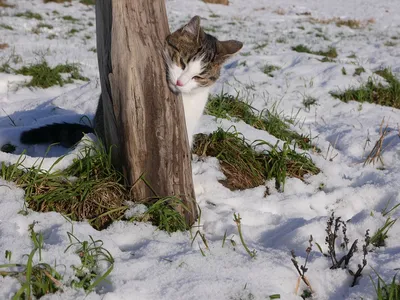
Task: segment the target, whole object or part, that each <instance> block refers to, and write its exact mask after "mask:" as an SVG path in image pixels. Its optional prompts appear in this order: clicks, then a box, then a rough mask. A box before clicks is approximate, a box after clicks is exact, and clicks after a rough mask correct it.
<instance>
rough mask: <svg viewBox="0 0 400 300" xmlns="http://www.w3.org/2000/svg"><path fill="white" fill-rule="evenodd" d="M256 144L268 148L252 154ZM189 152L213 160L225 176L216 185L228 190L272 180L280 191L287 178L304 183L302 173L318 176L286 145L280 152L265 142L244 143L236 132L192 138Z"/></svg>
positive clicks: (216, 133)
mask: <svg viewBox="0 0 400 300" xmlns="http://www.w3.org/2000/svg"><path fill="white" fill-rule="evenodd" d="M257 145H267V146H269V147H270V148H271V149H270V150H268V151H263V152H256V151H255V147H256V146H257ZM192 152H193V153H194V154H197V155H198V156H213V157H216V158H217V159H218V160H219V163H220V167H221V171H222V172H223V173H224V175H225V176H226V179H225V180H221V181H220V183H221V184H223V185H224V186H225V187H227V188H229V189H230V190H243V189H248V188H253V187H257V186H260V185H262V184H264V183H265V181H266V180H269V179H273V178H274V179H275V182H276V187H277V189H282V190H283V188H284V184H285V180H286V177H287V176H289V177H295V178H298V179H300V180H304V177H305V176H306V174H317V173H319V169H318V168H317V167H316V166H315V165H314V163H313V162H312V161H311V159H309V158H308V156H306V155H305V154H298V153H297V152H296V151H294V150H291V149H290V147H289V146H288V144H287V143H286V144H285V145H284V146H283V148H282V149H279V148H278V147H277V146H276V145H275V146H273V145H270V144H268V143H267V142H265V141H257V142H256V143H255V144H248V143H247V142H246V140H245V139H244V137H243V136H242V135H241V134H240V133H238V132H228V131H224V130H222V129H218V130H217V131H215V132H213V133H212V134H210V135H206V134H198V135H196V136H195V141H194V145H193V149H192Z"/></svg>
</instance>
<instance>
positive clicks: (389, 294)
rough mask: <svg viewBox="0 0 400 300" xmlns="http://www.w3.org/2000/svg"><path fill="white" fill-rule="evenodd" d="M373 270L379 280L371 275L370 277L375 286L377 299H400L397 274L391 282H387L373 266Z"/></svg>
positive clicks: (399, 285)
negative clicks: (375, 279)
mask: <svg viewBox="0 0 400 300" xmlns="http://www.w3.org/2000/svg"><path fill="white" fill-rule="evenodd" d="M372 270H373V271H374V272H375V274H376V276H377V277H378V281H377V282H376V283H375V281H374V280H373V279H372V277H371V275H370V276H369V278H370V279H371V282H372V284H373V286H374V289H375V293H376V299H377V300H399V299H400V283H399V281H398V279H397V274H396V275H394V276H393V278H392V280H391V281H390V283H386V282H385V281H384V280H383V278H382V277H381V276H380V275H379V274H378V272H376V271H375V270H374V269H373V268H372Z"/></svg>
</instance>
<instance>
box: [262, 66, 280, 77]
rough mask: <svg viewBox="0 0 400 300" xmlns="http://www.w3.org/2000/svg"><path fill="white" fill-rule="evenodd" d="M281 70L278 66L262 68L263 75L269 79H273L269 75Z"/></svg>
mask: <svg viewBox="0 0 400 300" xmlns="http://www.w3.org/2000/svg"><path fill="white" fill-rule="evenodd" d="M280 69H281V68H280V67H278V66H274V65H268V64H267V65H265V66H264V67H263V68H262V71H263V73H264V74H266V75H268V76H269V77H274V75H272V74H271V73H272V72H274V71H277V70H280Z"/></svg>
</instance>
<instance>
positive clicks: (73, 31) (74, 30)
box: [68, 28, 80, 35]
mask: <svg viewBox="0 0 400 300" xmlns="http://www.w3.org/2000/svg"><path fill="white" fill-rule="evenodd" d="M79 31H80V30H79V29H76V28H72V29H71V30H70V31H68V34H69V35H74V34H75V33H78V32H79Z"/></svg>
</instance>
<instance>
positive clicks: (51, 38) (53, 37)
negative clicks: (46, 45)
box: [46, 33, 57, 40]
mask: <svg viewBox="0 0 400 300" xmlns="http://www.w3.org/2000/svg"><path fill="white" fill-rule="evenodd" d="M56 37H57V35H56V34H54V33H51V34H49V35H48V36H47V37H46V38H47V39H49V40H54V39H55V38H56Z"/></svg>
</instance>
